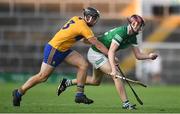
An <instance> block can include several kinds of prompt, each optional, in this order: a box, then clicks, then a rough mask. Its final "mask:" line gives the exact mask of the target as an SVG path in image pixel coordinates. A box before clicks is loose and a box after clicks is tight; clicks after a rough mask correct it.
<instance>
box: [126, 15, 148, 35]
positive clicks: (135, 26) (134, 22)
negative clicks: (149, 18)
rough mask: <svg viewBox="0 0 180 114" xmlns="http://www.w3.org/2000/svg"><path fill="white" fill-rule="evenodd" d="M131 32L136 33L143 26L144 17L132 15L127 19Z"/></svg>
mask: <svg viewBox="0 0 180 114" xmlns="http://www.w3.org/2000/svg"><path fill="white" fill-rule="evenodd" d="M127 20H128V22H129V25H130V27H131V30H132V31H133V33H135V34H138V33H139V31H142V30H143V27H144V26H145V22H144V19H143V18H142V17H141V16H139V15H132V16H131V17H130V18H128V19H127Z"/></svg>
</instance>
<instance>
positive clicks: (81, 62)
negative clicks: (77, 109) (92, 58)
mask: <svg viewBox="0 0 180 114" xmlns="http://www.w3.org/2000/svg"><path fill="white" fill-rule="evenodd" d="M65 61H66V62H67V63H69V64H71V65H73V66H75V67H77V93H76V97H75V102H76V103H85V104H91V103H93V100H91V99H89V98H87V97H86V95H85V94H84V85H85V82H86V75H87V74H86V72H87V68H88V62H87V61H86V60H85V59H84V57H83V56H81V55H80V54H79V53H78V52H76V51H73V52H71V54H69V55H68V56H67V57H66V58H65Z"/></svg>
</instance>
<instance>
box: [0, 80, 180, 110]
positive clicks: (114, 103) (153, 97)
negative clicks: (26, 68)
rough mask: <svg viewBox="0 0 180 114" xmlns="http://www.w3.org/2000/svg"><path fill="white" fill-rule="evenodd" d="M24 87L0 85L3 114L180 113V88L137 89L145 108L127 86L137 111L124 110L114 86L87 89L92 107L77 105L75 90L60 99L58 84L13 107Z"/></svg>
mask: <svg viewBox="0 0 180 114" xmlns="http://www.w3.org/2000/svg"><path fill="white" fill-rule="evenodd" d="M20 85H21V84H13V83H4V84H2V83H1V84H0V112H1V113H2V112H8V113H10V112H13V113H14V112H27V113H29V112H62V113H65V112H67V113H74V112H76V113H78V112H80V113H85V112H86V113H92V112H94V113H98V112H101V113H117V112H123V113H127V112H135V113H139V112H141V113H143V112H146V113H147V112H148V113H155V112H156V113H167V112H169V113H170V112H174V113H175V112H180V100H179V99H180V86H152V87H151V86H149V87H148V88H143V87H140V86H134V89H135V90H136V92H137V94H138V95H139V97H140V98H141V99H142V100H143V102H144V105H143V106H142V105H139V104H138V102H137V101H136V100H135V97H134V95H133V94H132V92H131V90H130V89H129V87H128V86H127V87H126V88H127V93H128V96H129V99H130V101H131V102H133V103H136V104H137V108H138V109H137V110H135V111H129V110H123V109H121V101H120V99H119V97H118V95H117V92H116V90H115V87H114V85H111V84H109V85H107V84H102V85H100V86H97V87H96V86H86V89H85V91H86V94H87V96H88V97H90V98H92V99H93V100H94V101H95V102H94V103H93V104H91V105H84V104H76V103H75V102H74V96H75V91H76V88H75V87H71V88H68V90H67V91H66V92H64V93H63V94H62V95H60V96H57V95H56V87H57V84H49V83H44V84H40V85H38V86H36V87H34V88H32V89H31V90H29V91H28V93H27V94H26V95H25V96H23V100H22V104H21V107H13V106H12V102H11V101H12V96H11V92H12V90H13V89H14V88H17V87H19V86H20Z"/></svg>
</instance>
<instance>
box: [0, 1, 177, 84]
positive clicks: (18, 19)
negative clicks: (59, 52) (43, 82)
mask: <svg viewBox="0 0 180 114" xmlns="http://www.w3.org/2000/svg"><path fill="white" fill-rule="evenodd" d="M88 6H90V7H95V8H97V9H98V10H99V11H100V13H101V17H100V20H99V22H98V23H97V25H95V27H94V28H93V31H94V33H95V35H96V36H97V35H100V34H102V33H104V32H106V31H108V30H110V29H112V28H114V27H118V26H121V25H124V24H127V17H129V16H131V15H132V14H139V15H141V16H143V17H144V18H145V21H146V26H145V29H144V30H143V32H142V33H141V34H140V35H138V40H139V44H140V48H141V49H142V51H145V52H149V51H155V52H157V53H159V55H160V56H159V58H158V59H157V60H156V61H154V62H152V61H151V60H148V61H137V60H135V58H134V55H133V54H132V51H131V49H130V48H129V49H125V50H120V51H119V53H117V54H118V57H119V59H120V65H121V67H122V69H123V71H124V72H125V73H126V75H128V77H130V78H133V79H138V80H141V81H143V82H145V83H147V84H179V83H180V77H179V74H180V70H179V68H180V64H179V62H180V59H179V58H180V0H156V1H154V0H76V1H74V0H0V82H25V81H26V80H27V78H28V77H29V76H31V75H33V74H35V73H37V72H38V71H39V69H40V65H41V62H42V59H43V48H44V45H45V44H46V43H47V42H48V41H49V40H50V39H51V38H52V37H53V36H54V34H55V33H56V32H57V31H59V29H61V27H62V26H63V25H64V23H65V22H66V21H67V20H69V18H71V17H72V16H75V15H78V16H82V9H83V8H86V7H88ZM88 47H89V46H88V45H85V44H83V43H81V42H79V43H77V44H76V45H75V46H74V47H73V48H74V49H75V50H77V51H78V52H80V53H81V54H82V55H83V56H84V57H86V54H87V50H88ZM91 72H92V68H91V66H90V67H89V71H88V73H89V74H92V73H91ZM75 73H76V69H75V68H73V67H71V66H69V65H67V64H66V63H62V64H60V65H59V67H58V68H57V69H56V71H55V73H54V74H53V76H51V78H50V79H49V81H50V82H57V81H59V79H60V78H61V77H62V76H67V77H69V78H74V77H75ZM107 80H109V79H106V78H105V80H104V81H106V82H107Z"/></svg>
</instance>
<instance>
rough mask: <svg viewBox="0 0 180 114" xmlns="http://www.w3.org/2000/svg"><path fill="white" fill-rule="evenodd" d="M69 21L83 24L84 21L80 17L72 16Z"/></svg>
mask: <svg viewBox="0 0 180 114" xmlns="http://www.w3.org/2000/svg"><path fill="white" fill-rule="evenodd" d="M71 20H74V21H77V22H83V21H84V19H83V18H82V17H80V16H73V17H72V18H71Z"/></svg>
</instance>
